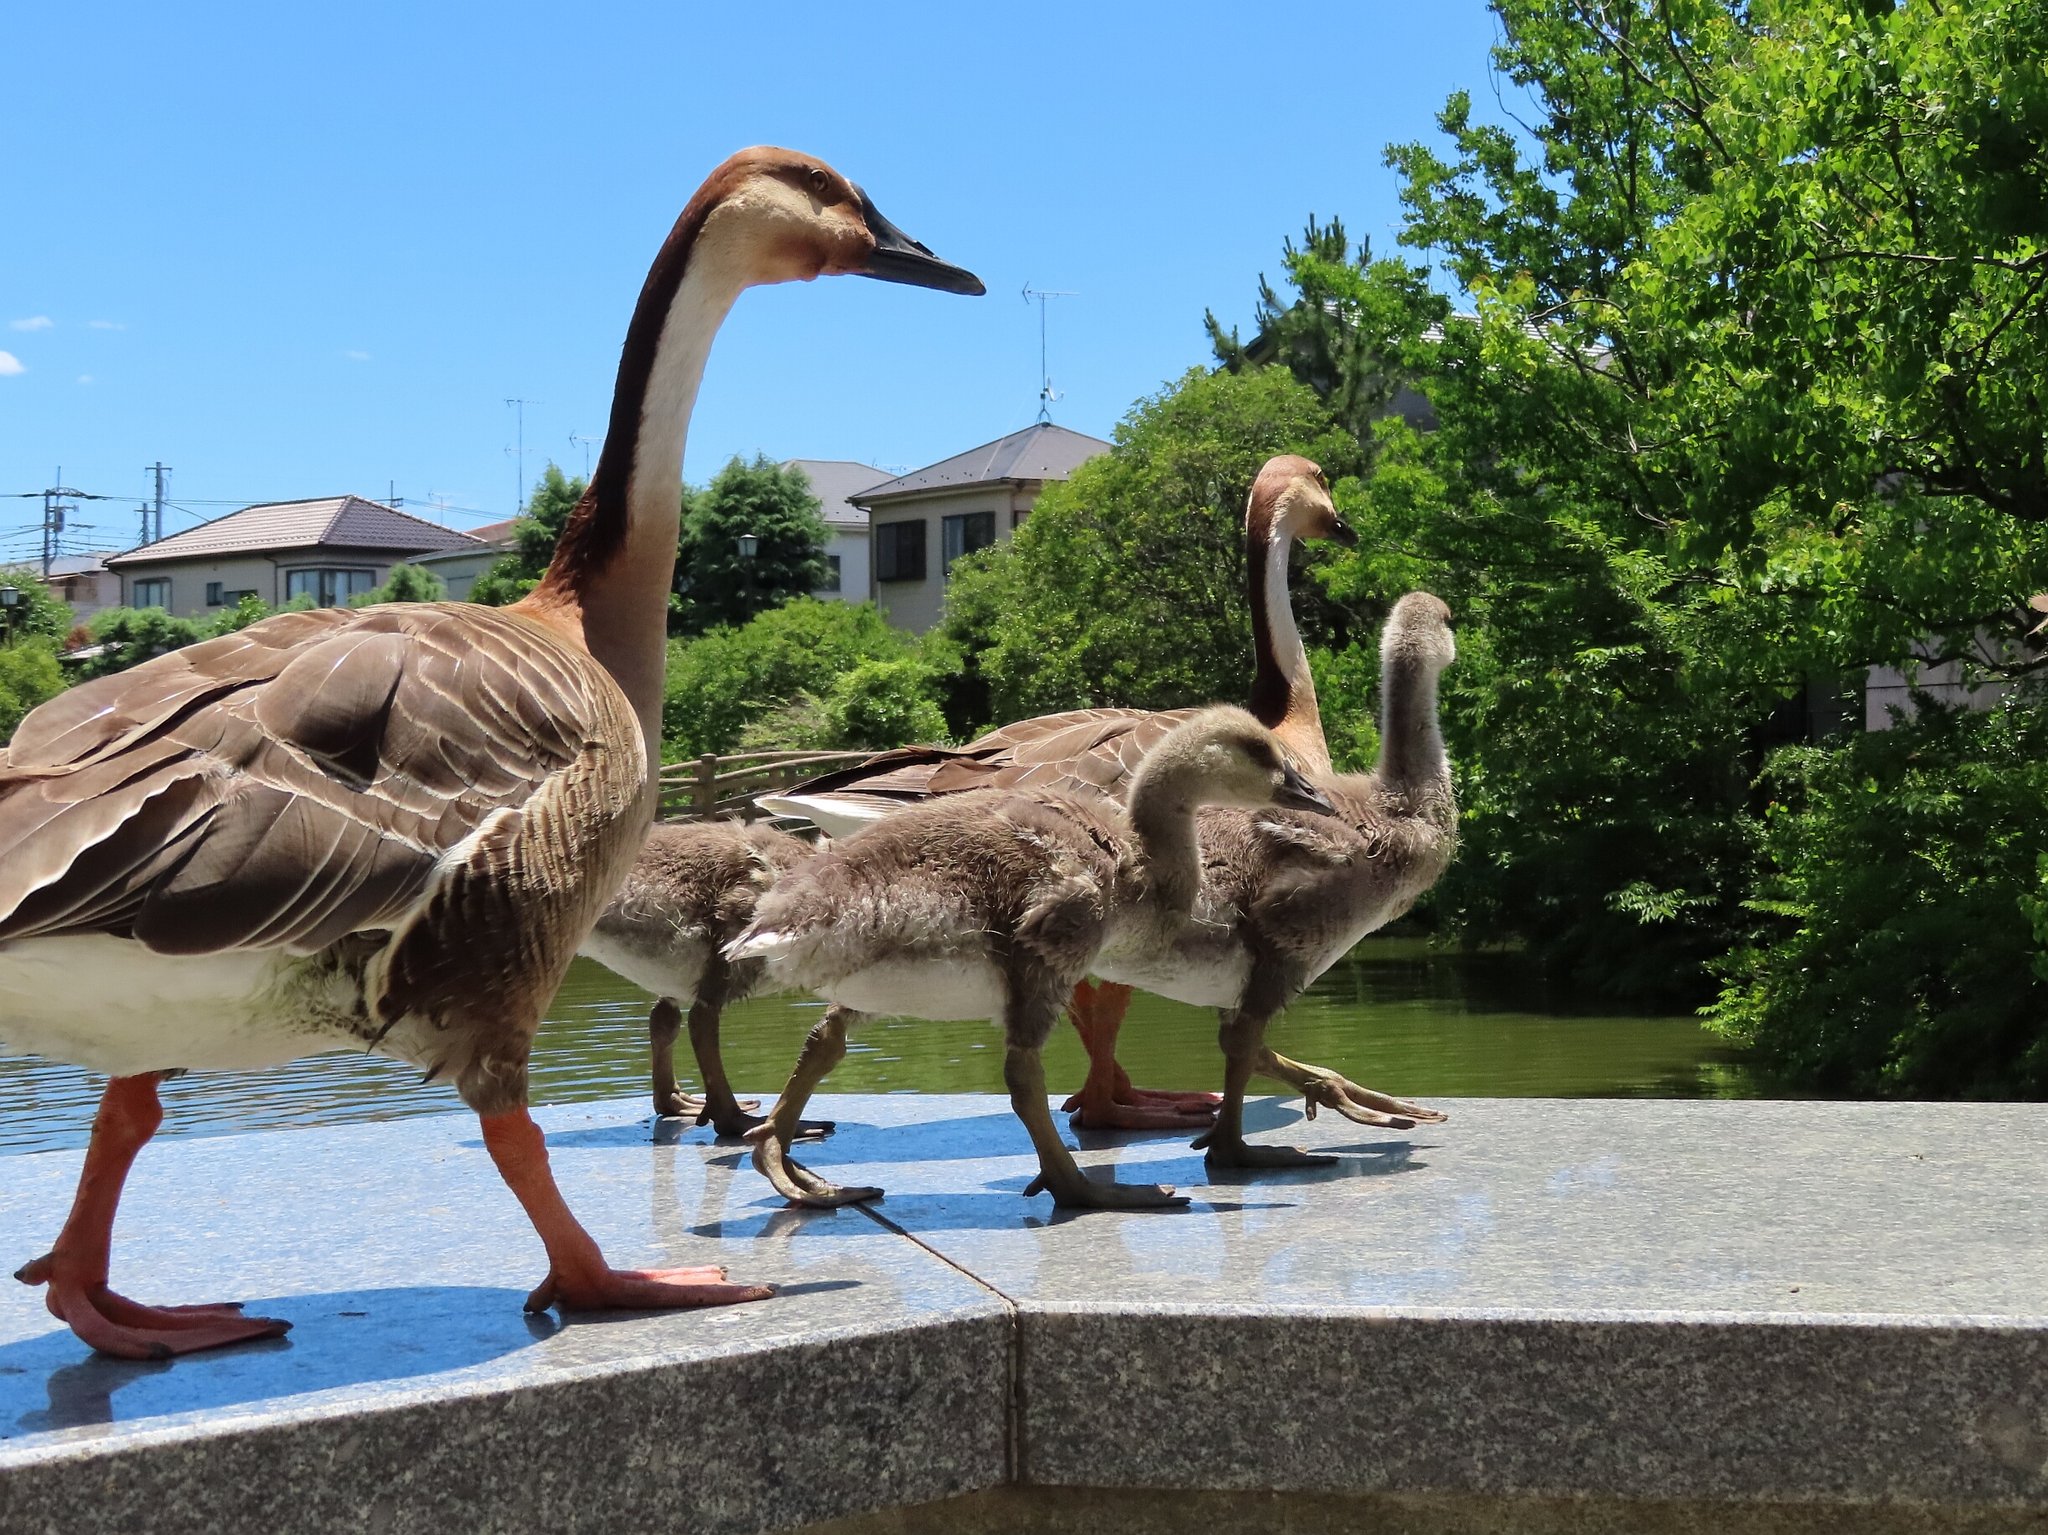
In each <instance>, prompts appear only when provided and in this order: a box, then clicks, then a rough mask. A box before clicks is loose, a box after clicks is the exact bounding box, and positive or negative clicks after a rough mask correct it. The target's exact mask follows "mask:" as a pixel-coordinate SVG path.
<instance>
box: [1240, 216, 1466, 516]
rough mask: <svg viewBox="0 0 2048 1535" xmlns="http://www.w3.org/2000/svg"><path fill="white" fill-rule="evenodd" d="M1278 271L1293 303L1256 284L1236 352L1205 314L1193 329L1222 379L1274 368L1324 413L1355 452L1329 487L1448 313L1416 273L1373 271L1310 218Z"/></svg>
mask: <svg viewBox="0 0 2048 1535" xmlns="http://www.w3.org/2000/svg"><path fill="white" fill-rule="evenodd" d="M1281 265H1282V267H1283V269H1284V270H1285V272H1286V274H1287V283H1288V285H1289V286H1290V287H1291V288H1292V289H1293V290H1294V296H1293V297H1292V298H1291V299H1287V300H1283V299H1282V298H1281V296H1280V294H1279V293H1277V292H1276V291H1275V290H1274V288H1273V285H1272V284H1271V283H1269V282H1268V281H1267V280H1266V278H1265V276H1264V274H1263V273H1262V274H1261V275H1260V277H1259V292H1258V302H1257V307H1256V309H1255V311H1254V322H1255V324H1256V327H1257V329H1256V332H1255V334H1254V338H1253V340H1252V341H1251V342H1250V343H1240V342H1239V340H1238V336H1237V330H1236V327H1234V326H1233V327H1232V328H1231V329H1230V330H1228V331H1226V330H1224V328H1223V324H1222V322H1221V321H1220V320H1218V319H1217V318H1216V316H1215V314H1214V313H1213V312H1209V313H1205V314H1204V315H1203V317H1202V321H1203V325H1204V327H1205V328H1206V329H1207V331H1208V333H1209V345H1210V348H1211V349H1212V350H1213V351H1214V352H1215V354H1216V360H1217V361H1218V362H1219V363H1221V364H1222V365H1223V366H1224V367H1226V368H1228V369H1229V370H1230V371H1231V372H1233V373H1241V372H1243V371H1244V370H1245V369H1247V368H1250V367H1255V366H1262V365H1269V364H1277V365H1278V366H1280V367H1283V368H1285V369H1286V370H1287V371H1288V372H1289V373H1292V374H1293V375H1294V377H1295V378H1297V379H1298V380H1300V381H1301V382H1302V383H1304V384H1306V385H1308V387H1309V388H1311V389H1313V390H1314V391H1315V392H1316V395H1317V397H1318V398H1320V399H1321V400H1322V401H1323V403H1324V404H1325V405H1326V406H1328V407H1329V410H1330V414H1331V416H1332V417H1333V418H1334V419H1335V421H1336V423H1337V424H1338V425H1339V426H1341V427H1343V428H1344V430H1345V431H1346V432H1347V433H1349V434H1350V436H1351V438H1352V441H1353V444H1354V447H1353V449H1352V452H1351V453H1350V454H1348V455H1346V456H1345V457H1344V458H1342V459H1340V460H1335V461H1332V462H1326V463H1325V464H1324V465H1323V469H1324V472H1325V473H1327V474H1328V475H1329V476H1330V477H1331V478H1332V479H1334V478H1336V477H1337V476H1339V475H1342V474H1350V473H1354V472H1356V471H1358V470H1359V469H1362V468H1363V467H1364V455H1365V453H1366V452H1368V451H1369V450H1370V448H1371V446H1372V442H1373V429H1374V428H1373V423H1374V422H1376V421H1377V420H1379V418H1380V417H1381V416H1383V415H1385V414H1386V412H1387V410H1388V409H1389V408H1390V407H1391V406H1392V405H1393V404H1394V401H1395V397H1396V395H1397V394H1398V393H1399V392H1400V390H1401V387H1402V386H1403V385H1404V384H1405V383H1408V382H1410V381H1411V380H1412V379H1413V378H1414V377H1415V375H1416V373H1417V367H1416V364H1417V361H1418V355H1417V345H1418V341H1419V332H1420V330H1421V328H1422V327H1423V326H1425V325H1427V324H1429V323H1431V322H1433V321H1438V320H1441V319H1442V318H1443V316H1444V314H1445V312H1446V311H1447V310H1448V308H1449V305H1448V304H1447V303H1446V302H1445V300H1444V299H1443V298H1442V296H1441V295H1439V294H1436V293H1432V292H1431V291H1430V288H1429V283H1428V274H1427V273H1426V272H1425V271H1424V270H1423V269H1422V268H1420V267H1416V266H1412V265H1410V264H1409V263H1407V262H1403V261H1395V260H1381V261H1375V260H1374V259H1373V255H1372V247H1371V244H1370V243H1369V242H1361V243H1360V244H1359V247H1358V249H1357V251H1356V253H1355V254H1354V252H1353V251H1352V248H1351V239H1350V236H1349V235H1347V234H1346V233H1345V230H1344V223H1343V220H1341V219H1334V218H1333V219H1331V220H1330V221H1329V223H1327V224H1319V223H1317V222H1316V219H1315V216H1314V215H1313V214H1311V215H1310V216H1309V221H1308V227H1307V228H1306V230H1304V231H1303V234H1302V239H1301V243H1300V244H1299V245H1296V244H1295V243H1294V242H1293V241H1292V240H1289V241H1287V242H1286V245H1285V247H1284V248H1283V251H1282V256H1281Z"/></svg>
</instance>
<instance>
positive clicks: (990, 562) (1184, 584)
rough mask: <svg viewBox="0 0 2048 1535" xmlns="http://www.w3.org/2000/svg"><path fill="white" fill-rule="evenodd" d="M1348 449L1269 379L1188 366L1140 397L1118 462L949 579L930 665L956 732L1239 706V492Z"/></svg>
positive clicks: (1242, 645) (1328, 425)
mask: <svg viewBox="0 0 2048 1535" xmlns="http://www.w3.org/2000/svg"><path fill="white" fill-rule="evenodd" d="M1347 440H1348V439H1347V438H1346V437H1345V435H1344V434H1343V433H1342V431H1341V430H1339V429H1338V428H1337V427H1335V425H1334V424H1333V423H1332V422H1331V419H1330V416H1329V412H1328V411H1327V410H1326V409H1325V408H1324V406H1323V405H1322V403H1321V401H1319V400H1318V399H1317V398H1316V396H1315V395H1314V393H1313V392H1312V391H1310V390H1309V389H1307V388H1304V387H1303V386H1302V385H1300V384H1297V383H1296V382H1295V381H1294V380H1293V379H1292V378H1290V377H1289V376H1288V375H1287V374H1286V373H1285V372H1284V371H1282V370H1280V369H1277V368H1274V369H1265V370H1260V371H1255V372H1250V373H1245V374H1241V375H1239V374H1231V373H1227V372H1226V373H1210V372H1207V371H1205V370H1199V369H1198V370H1195V371H1193V372H1190V373H1188V374H1187V375H1186V376H1184V377H1183V378H1181V379H1180V380H1178V381H1177V382H1176V383H1175V384H1174V385H1173V386H1172V387H1171V388H1169V389H1167V390H1165V391H1164V392H1162V393H1160V394H1158V395H1156V396H1153V397H1152V398H1150V399H1146V400H1141V401H1139V402H1138V404H1137V405H1136V406H1134V407H1133V408H1132V411H1131V413H1130V414H1129V415H1128V416H1126V417H1125V419H1124V421H1123V422H1122V424H1120V425H1119V426H1118V427H1117V430H1116V440H1115V446H1114V447H1113V449H1112V450H1111V451H1110V452H1108V453H1105V454H1103V455H1101V456H1099V457H1097V458H1094V459H1091V460H1089V461H1088V462H1087V463H1085V464H1083V465H1081V467H1080V468H1079V469H1077V470H1076V471H1075V472H1074V474H1073V476H1072V478H1070V479H1068V480H1066V481H1064V482H1062V483H1059V484H1055V485H1049V486H1047V487H1046V490H1045V493H1044V494H1043V495H1041V496H1040V497H1039V499H1038V502H1037V504H1036V505H1035V506H1034V507H1033V508H1032V510H1031V516H1030V517H1029V518H1028V519H1027V520H1026V521H1025V523H1024V525H1023V526H1022V527H1020V528H1019V529H1018V530H1017V534H1016V537H1015V538H1014V539H1012V540H1011V541H1010V542H1008V543H1004V544H996V545H993V546H991V547H990V548H988V549H984V550H980V551H978V552H977V553H975V554H973V555H970V556H968V557H966V558H964V559H962V560H961V561H959V562H958V563H956V564H955V565H954V566H953V567H952V569H951V570H950V571H949V572H948V573H947V585H946V617H945V620H944V622H943V624H942V626H941V629H942V633H941V634H940V635H939V636H938V638H937V639H936V640H935V641H934V642H933V649H932V654H933V655H934V657H935V658H936V657H939V656H941V655H950V656H952V657H953V658H954V659H955V665H956V667H958V668H960V670H956V671H955V672H954V673H953V675H952V677H951V678H950V679H949V685H948V692H949V708H948V714H949V718H951V720H952V723H953V725H954V728H955V730H956V732H959V733H965V732H966V731H968V730H969V729H971V728H972V727H973V726H974V725H975V724H978V723H982V722H983V721H984V720H986V719H989V718H993V719H1016V718H1019V717H1021V716H1025V715H1031V714H1039V713H1044V712H1047V711H1050V710H1057V709H1069V708H1075V707H1079V706H1083V705H1095V704H1110V705H1131V706H1137V707H1144V708H1166V707H1177V706H1179V705H1182V704H1186V703H1190V702H1199V701H1206V700H1209V699H1215V698H1225V699H1230V698H1241V697H1242V696H1243V695H1244V693H1245V691H1246V690H1247V688H1248V687H1249V686H1250V681H1251V614H1250V611H1249V609H1248V607H1247V605H1246V603H1245V597H1244V554H1243V536H1244V535H1243V524H1244V502H1245V496H1246V495H1247V494H1248V493H1249V491H1250V489H1251V483H1252V480H1253V479H1254V478H1255V477H1256V476H1257V474H1258V471H1259V467H1260V465H1262V464H1263V463H1265V461H1266V460H1267V459H1268V458H1269V457H1271V456H1272V455H1273V454H1275V453H1285V452H1294V453H1305V454H1307V455H1308V456H1309V457H1311V458H1314V459H1316V460H1318V461H1319V462H1331V461H1340V460H1341V459H1342V458H1343V456H1344V455H1345V454H1346V452H1347V448H1346V443H1347ZM1169 636H1170V641H1169V640H1168V639H1166V638H1163V637H1169ZM970 658H971V660H970ZM970 665H971V666H972V668H973V671H972V674H971V675H969V674H967V673H966V672H965V668H966V667H968V666H970ZM984 690H985V691H984ZM963 704H964V708H963ZM984 707H985V708H986V710H987V713H986V714H985V715H982V717H981V719H976V718H973V717H972V716H973V715H974V714H977V713H980V711H981V709H982V708H984Z"/></svg>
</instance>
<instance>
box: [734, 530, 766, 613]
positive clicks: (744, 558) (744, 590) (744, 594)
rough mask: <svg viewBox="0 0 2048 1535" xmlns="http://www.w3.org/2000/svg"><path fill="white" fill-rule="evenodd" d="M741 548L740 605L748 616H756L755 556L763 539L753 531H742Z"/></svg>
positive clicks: (759, 550) (738, 540) (740, 537)
mask: <svg viewBox="0 0 2048 1535" xmlns="http://www.w3.org/2000/svg"><path fill="white" fill-rule="evenodd" d="M736 542H737V543H738V544H739V548H740V607H741V608H742V609H743V610H744V611H745V613H746V616H747V617H748V618H752V617H753V616H754V556H755V555H757V554H759V553H760V552H761V540H760V539H759V538H758V537H756V536H755V535H754V534H752V533H742V534H741V535H740V536H739V538H738V539H737V540H736Z"/></svg>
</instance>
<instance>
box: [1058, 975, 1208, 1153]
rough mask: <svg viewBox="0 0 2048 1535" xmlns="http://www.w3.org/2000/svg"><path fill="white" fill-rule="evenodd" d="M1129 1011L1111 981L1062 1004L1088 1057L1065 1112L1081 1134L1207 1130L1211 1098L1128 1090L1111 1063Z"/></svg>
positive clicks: (1086, 986) (1077, 991)
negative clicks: (1085, 1077) (1081, 1081)
mask: <svg viewBox="0 0 2048 1535" xmlns="http://www.w3.org/2000/svg"><path fill="white" fill-rule="evenodd" d="M1130 1005H1131V988H1130V987H1128V986H1123V985H1120V984H1118V983H1117V982H1115V981H1083V982H1081V984H1080V985H1078V986H1076V987H1075V988H1074V995H1073V997H1072V999H1071V1000H1070V1001H1069V1002H1068V1003H1067V1016H1068V1017H1069V1018H1071V1019H1073V1020H1074V1031H1075V1032H1076V1033H1077V1034H1079V1035H1080V1036H1081V1043H1082V1044H1083V1045H1084V1046H1085V1047H1086V1048H1087V1051H1088V1080H1087V1082H1086V1083H1084V1084H1083V1085H1082V1088H1081V1091H1080V1092H1078V1093H1076V1094H1075V1095H1074V1096H1073V1097H1071V1098H1069V1099H1068V1100H1067V1101H1066V1103H1065V1105H1064V1107H1065V1108H1066V1109H1068V1110H1070V1111H1072V1112H1073V1115H1074V1118H1073V1124H1074V1126H1075V1128H1077V1129H1081V1130H1206V1129H1208V1128H1209V1126H1210V1125H1212V1124H1214V1123H1215V1121H1216V1105H1217V1104H1218V1103H1219V1102H1221V1101H1222V1100H1221V1099H1219V1098H1218V1097H1217V1096H1216V1095H1215V1094H1214V1093H1163V1092H1154V1091H1152V1090H1151V1089H1149V1088H1143V1087H1133V1086H1131V1079H1130V1078H1129V1077H1128V1076H1127V1075H1125V1073H1124V1069H1123V1067H1121V1066H1119V1065H1118V1064H1117V1060H1116V1036H1117V1031H1118V1030H1120V1029H1121V1028H1122V1027H1123V1022H1124V1014H1125V1012H1126V1011H1128V1010H1129V1008H1130Z"/></svg>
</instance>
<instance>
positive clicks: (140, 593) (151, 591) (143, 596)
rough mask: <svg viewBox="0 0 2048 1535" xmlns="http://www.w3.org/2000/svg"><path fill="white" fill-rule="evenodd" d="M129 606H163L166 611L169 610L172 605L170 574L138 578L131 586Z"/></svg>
mask: <svg viewBox="0 0 2048 1535" xmlns="http://www.w3.org/2000/svg"><path fill="white" fill-rule="evenodd" d="M128 606H130V607H131V608H162V609H163V610H164V611H165V612H169V611H170V607H171V578H170V577H169V576H152V577H150V578H149V579H148V580H147V581H144V580H140V579H138V580H137V581H135V582H134V584H133V585H132V586H131V587H130V588H129V595H128Z"/></svg>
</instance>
